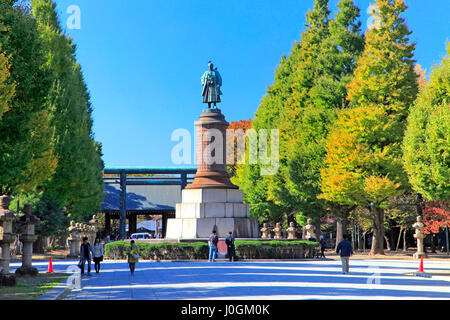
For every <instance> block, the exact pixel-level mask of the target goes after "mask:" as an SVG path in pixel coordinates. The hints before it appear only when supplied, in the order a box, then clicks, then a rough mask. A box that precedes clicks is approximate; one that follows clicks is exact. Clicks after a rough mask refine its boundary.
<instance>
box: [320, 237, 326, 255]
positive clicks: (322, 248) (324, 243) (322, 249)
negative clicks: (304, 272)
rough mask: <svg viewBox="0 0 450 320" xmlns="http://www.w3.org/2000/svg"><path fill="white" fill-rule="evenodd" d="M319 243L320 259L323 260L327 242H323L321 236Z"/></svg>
mask: <svg viewBox="0 0 450 320" xmlns="http://www.w3.org/2000/svg"><path fill="white" fill-rule="evenodd" d="M319 243H320V258H324V259H325V248H326V246H327V242H326V241H325V239H324V238H323V236H320V241H319Z"/></svg>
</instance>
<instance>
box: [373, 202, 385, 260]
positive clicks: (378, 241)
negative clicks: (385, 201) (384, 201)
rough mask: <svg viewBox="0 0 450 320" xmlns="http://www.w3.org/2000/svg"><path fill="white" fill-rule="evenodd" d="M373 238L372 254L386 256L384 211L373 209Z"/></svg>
mask: <svg viewBox="0 0 450 320" xmlns="http://www.w3.org/2000/svg"><path fill="white" fill-rule="evenodd" d="M372 217H373V236H372V248H371V249H370V254H371V255H375V254H384V210H383V209H382V208H377V207H372Z"/></svg>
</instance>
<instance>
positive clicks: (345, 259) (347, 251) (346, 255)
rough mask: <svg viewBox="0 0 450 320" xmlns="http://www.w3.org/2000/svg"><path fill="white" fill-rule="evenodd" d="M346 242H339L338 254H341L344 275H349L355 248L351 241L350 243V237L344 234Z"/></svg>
mask: <svg viewBox="0 0 450 320" xmlns="http://www.w3.org/2000/svg"><path fill="white" fill-rule="evenodd" d="M343 237H344V240H342V241H341V242H339V244H338V246H337V248H336V253H337V254H339V253H340V254H341V261H342V273H343V274H348V272H349V269H350V256H351V255H352V254H353V248H352V244H351V243H350V241H348V236H347V235H346V234H344V236H343Z"/></svg>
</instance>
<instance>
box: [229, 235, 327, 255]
mask: <svg viewBox="0 0 450 320" xmlns="http://www.w3.org/2000/svg"><path fill="white" fill-rule="evenodd" d="M235 247H236V254H237V256H239V257H241V258H243V259H304V258H314V257H315V256H316V252H317V250H318V247H319V243H318V242H311V241H305V240H293V241H280V240H265V241H258V240H236V241H235Z"/></svg>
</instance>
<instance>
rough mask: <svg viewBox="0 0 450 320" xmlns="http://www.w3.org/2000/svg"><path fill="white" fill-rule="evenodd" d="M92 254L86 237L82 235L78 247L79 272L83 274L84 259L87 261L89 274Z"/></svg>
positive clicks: (89, 272)
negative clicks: (81, 240)
mask: <svg viewBox="0 0 450 320" xmlns="http://www.w3.org/2000/svg"><path fill="white" fill-rule="evenodd" d="M93 254H94V253H93V250H92V246H91V244H90V243H89V241H88V238H87V237H84V238H83V243H82V244H81V247H80V260H81V274H84V265H85V264H86V261H87V262H88V270H87V272H88V275H90V274H91V259H92V256H93Z"/></svg>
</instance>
